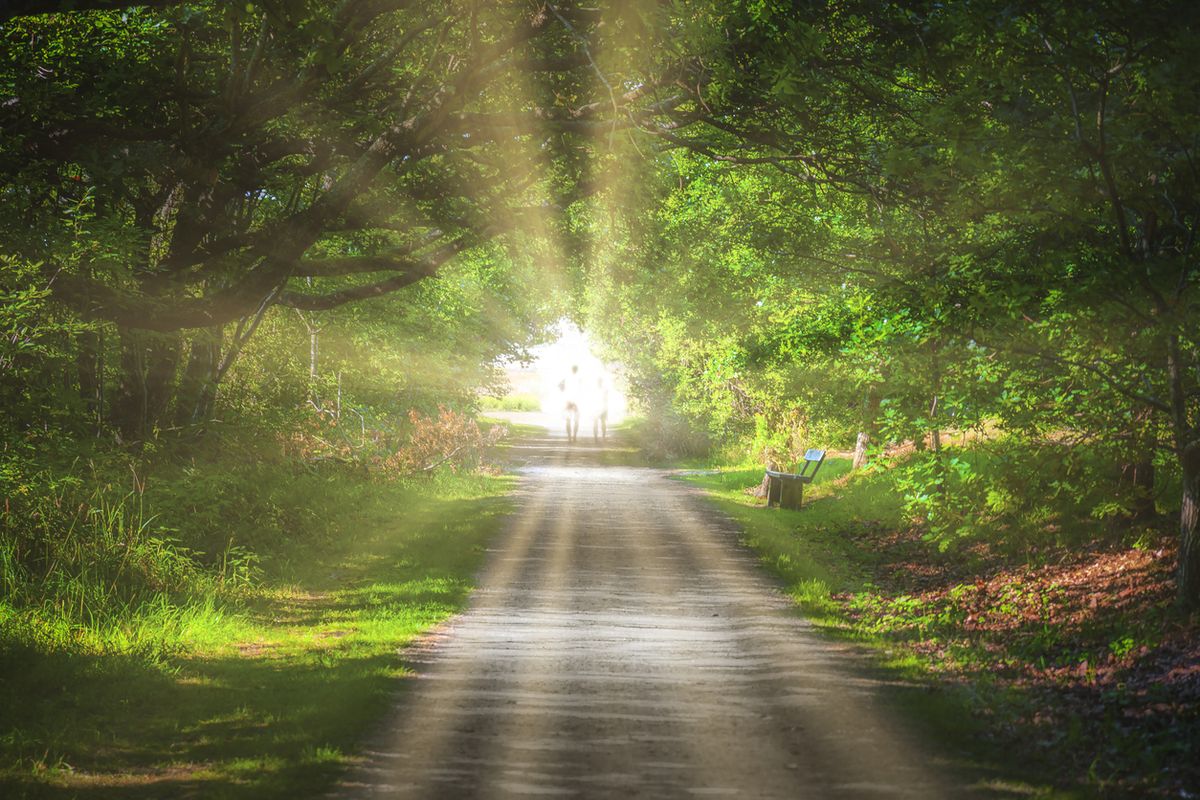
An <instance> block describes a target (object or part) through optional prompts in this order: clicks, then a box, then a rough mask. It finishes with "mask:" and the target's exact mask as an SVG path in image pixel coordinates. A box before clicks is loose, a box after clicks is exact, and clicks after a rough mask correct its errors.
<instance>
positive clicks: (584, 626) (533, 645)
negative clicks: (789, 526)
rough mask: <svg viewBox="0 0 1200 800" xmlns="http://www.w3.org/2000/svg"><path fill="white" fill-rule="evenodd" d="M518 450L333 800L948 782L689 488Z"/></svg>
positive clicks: (796, 790)
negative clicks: (485, 537)
mask: <svg viewBox="0 0 1200 800" xmlns="http://www.w3.org/2000/svg"><path fill="white" fill-rule="evenodd" d="M519 450H520V452H518V453H517V455H518V456H519V457H520V458H521V459H524V460H525V461H526V466H525V467H524V468H523V469H522V470H521V473H522V475H523V480H522V483H521V488H520V491H519V499H518V510H517V513H516V514H514V515H513V518H512V520H511V522H510V524H509V526H508V528H507V530H506V532H505V533H504V534H503V535H502V536H500V537H499V538H498V540H497V541H496V544H495V549H494V550H493V551H492V552H491V553H490V554H489V559H488V563H487V566H486V568H485V571H484V573H483V574H482V575H481V577H480V583H479V586H480V587H481V588H480V589H479V590H478V592H477V594H476V595H475V596H474V598H473V601H472V604H471V607H470V609H469V611H468V612H467V613H465V614H463V615H462V616H460V617H459V618H457V619H456V620H455V621H454V622H453V623H451V624H450V625H448V626H446V627H445V628H443V629H442V630H441V631H440V632H439V633H438V634H437V635H436V636H433V637H430V639H429V640H428V641H427V642H426V643H425V644H424V645H423V646H422V647H421V648H419V649H417V650H415V651H413V653H412V660H413V662H414V667H415V668H416V670H417V671H418V674H419V676H420V677H419V679H418V682H417V684H416V685H415V686H411V687H409V689H408V691H407V692H406V693H405V695H404V696H403V698H402V700H401V701H400V704H399V707H398V709H397V711H396V714H395V715H394V719H393V722H392V723H391V724H390V725H389V726H388V728H387V729H386V731H385V732H384V733H382V734H381V735H380V736H379V738H378V740H377V742H376V746H375V747H374V748H372V750H371V752H370V753H369V758H368V762H367V763H366V764H365V765H364V766H363V767H361V768H359V769H357V770H355V771H354V772H353V773H352V774H351V775H349V776H348V777H347V779H346V780H345V781H344V782H343V783H342V784H341V785H340V786H339V788H338V790H337V791H336V792H335V794H334V796H335V797H339V798H379V797H447V798H457V797H487V798H492V797H582V798H589V797H709V796H714V797H778V798H860V797H906V798H907V797H912V798H935V797H949V796H956V795H958V794H960V793H961V792H960V791H959V789H958V787H956V786H955V785H954V784H953V783H950V782H947V781H946V780H945V779H944V778H943V777H942V775H941V774H940V770H939V769H938V768H937V767H936V765H935V764H934V762H933V761H931V759H930V758H929V757H928V756H927V755H925V754H923V753H922V752H920V751H919V750H918V749H917V747H916V746H915V744H914V743H913V742H912V741H911V739H912V735H911V734H906V732H905V731H904V730H903V729H902V728H901V727H898V726H897V725H896V723H895V722H894V721H891V720H889V715H888V714H887V712H886V710H885V707H884V704H883V703H882V702H881V701H880V700H879V697H878V693H879V692H881V691H886V689H885V688H884V687H881V686H880V685H879V684H878V683H877V682H875V681H873V680H872V679H870V678H868V677H866V675H867V673H866V672H864V671H862V670H860V669H858V668H857V666H856V658H855V656H854V654H853V653H852V652H850V650H849V648H848V647H847V646H844V645H840V644H837V643H832V642H829V641H826V640H825V639H823V638H822V637H820V636H818V635H816V634H815V633H814V632H813V631H812V630H811V628H810V626H809V625H808V624H807V623H806V622H805V621H804V620H803V619H801V618H799V617H797V616H796V615H795V614H794V613H793V612H791V611H789V603H788V602H787V600H786V598H784V597H783V596H782V595H781V594H780V593H779V592H778V591H777V590H776V589H775V588H774V587H773V586H772V584H771V581H770V580H769V579H768V578H767V577H765V576H764V575H763V573H762V572H761V570H760V569H759V568H758V567H757V566H756V565H755V563H754V561H753V558H752V557H751V556H750V555H749V554H748V553H747V552H746V551H745V550H744V549H742V548H741V547H740V546H739V545H738V544H737V534H736V532H735V531H734V530H733V528H732V526H731V524H730V523H729V522H727V521H725V520H723V519H721V518H720V517H719V515H717V514H715V513H714V512H712V511H711V510H710V509H709V508H708V507H707V506H706V505H705V504H704V502H703V501H702V500H701V499H700V498H699V497H698V496H697V494H696V493H695V492H693V491H692V490H690V489H689V488H688V487H686V486H685V485H682V484H680V483H679V482H678V481H672V480H670V479H669V478H667V477H666V476H664V475H663V474H662V473H661V472H660V471H658V470H653V469H645V468H635V467H628V466H606V465H605V462H607V463H612V462H614V461H616V460H617V459H616V458H615V457H614V452H613V450H611V449H610V450H607V451H605V450H604V449H603V448H599V447H596V446H594V445H591V444H589V443H584V444H581V445H575V446H573V447H571V448H568V447H567V444H566V441H565V440H563V439H557V440H556V439H554V438H546V439H540V440H530V441H528V442H526V443H525V444H524V446H523V447H522V448H519ZM764 513H767V512H764Z"/></svg>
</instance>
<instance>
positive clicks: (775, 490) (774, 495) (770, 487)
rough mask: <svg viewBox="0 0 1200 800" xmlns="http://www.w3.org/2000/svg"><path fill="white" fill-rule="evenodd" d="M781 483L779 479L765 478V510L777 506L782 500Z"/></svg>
mask: <svg viewBox="0 0 1200 800" xmlns="http://www.w3.org/2000/svg"><path fill="white" fill-rule="evenodd" d="M782 489H783V481H781V480H779V478H771V477H768V478H767V508H770V507H771V506H777V505H779V501H780V500H781V499H782V498H781V495H782Z"/></svg>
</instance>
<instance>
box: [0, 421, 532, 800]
mask: <svg viewBox="0 0 1200 800" xmlns="http://www.w3.org/2000/svg"><path fill="white" fill-rule="evenodd" d="M456 424H457V423H456ZM433 427H436V425H434V426H433ZM431 430H432V428H431ZM456 430H457V428H456ZM428 432H429V431H427V433H428ZM435 438H436V437H435ZM39 444H40V445H42V446H41V448H40V451H39V453H38V457H37V458H31V457H30V453H29V452H28V451H24V450H22V451H20V453H19V454H20V456H21V457H20V458H15V457H10V458H7V459H5V460H4V462H3V467H0V480H3V482H4V484H5V485H4V489H5V491H4V495H5V497H6V503H5V506H4V508H3V509H0V513H2V515H3V516H2V520H3V528H2V529H0V589H2V594H0V709H3V711H2V712H0V790H3V791H0V794H3V795H4V796H6V797H23V796H36V797H42V796H45V797H76V796H87V795H90V794H93V793H95V794H99V795H105V794H106V793H107V794H122V793H128V792H134V793H136V792H137V791H138V790H139V787H141V788H143V789H144V788H145V786H146V785H147V783H150V784H153V785H154V786H156V787H158V788H157V789H156V791H161V793H162V794H163V795H171V796H174V795H177V794H180V793H186V792H188V791H192V792H200V793H201V794H203V795H204V796H206V797H208V796H214V797H222V796H229V797H255V798H257V797H270V796H283V795H286V794H289V793H294V792H295V791H296V790H298V789H301V788H303V789H305V790H306V791H307V790H311V789H312V786H313V783H312V782H313V781H314V780H317V781H322V780H324V781H327V780H329V779H330V778H331V776H332V775H334V774H336V772H337V771H338V770H339V769H341V768H342V767H343V766H344V765H345V764H347V763H349V762H350V761H352V759H353V753H354V752H355V750H356V749H357V747H358V746H359V744H360V737H361V736H362V731H363V730H364V729H367V728H369V724H368V723H369V721H370V719H372V718H373V717H374V716H377V715H378V714H379V713H380V711H381V709H384V708H386V707H387V705H388V704H387V703H385V702H382V698H383V697H384V696H385V695H386V694H387V693H388V692H391V691H394V690H395V688H396V686H397V685H398V683H397V681H398V680H399V679H400V678H402V677H403V676H404V675H405V674H407V673H406V669H405V667H404V664H403V660H402V658H401V656H399V655H397V647H399V646H400V645H402V644H404V643H405V642H406V641H408V640H410V639H411V638H412V637H414V636H416V635H417V634H419V633H420V632H421V631H423V630H426V629H427V628H428V627H429V626H431V625H433V624H436V623H437V622H439V621H441V620H442V619H444V618H445V617H447V616H448V615H449V614H452V613H453V612H454V611H456V610H457V609H459V608H460V607H461V605H462V603H463V602H465V599H466V597H467V594H468V592H469V591H470V588H471V580H472V576H473V574H474V572H475V571H476V569H477V568H478V566H479V564H480V562H481V558H482V554H483V550H484V544H485V543H486V541H487V539H488V537H489V536H490V535H491V534H492V533H493V532H494V531H495V530H496V528H497V525H498V522H499V519H500V517H501V515H502V513H503V512H504V511H505V509H506V508H507V501H506V500H505V499H504V498H505V496H506V495H507V493H508V492H509V490H510V488H511V485H510V483H509V481H508V479H505V478H502V477H499V476H496V475H491V474H487V473H483V472H479V471H476V470H471V469H459V468H457V467H456V465H455V464H454V463H453V458H451V459H447V460H446V461H445V462H444V463H442V464H441V465H440V466H437V467H436V468H434V469H432V470H428V471H424V470H423V471H421V472H420V474H411V473H410V472H405V471H401V470H398V469H395V468H391V467H388V466H386V465H383V466H375V465H369V464H368V465H364V463H362V462H358V461H353V460H333V459H320V458H317V459H312V458H302V457H297V455H296V453H295V450H294V446H293V444H292V443H290V442H288V441H286V440H281V439H280V438H278V437H275V436H270V435H266V436H264V435H262V433H261V432H259V431H255V430H223V431H222V430H216V431H211V432H210V433H209V434H208V435H207V436H204V437H199V438H193V439H178V440H166V439H159V440H156V441H154V442H151V443H149V445H148V446H146V447H143V448H141V449H140V450H139V451H138V452H131V451H123V450H120V449H117V448H112V447H102V446H99V445H97V446H95V447H94V448H93V449H92V450H91V451H90V452H86V453H84V454H83V455H79V445H78V442H77V441H76V442H73V443H70V446H69V447H66V446H64V447H63V449H62V453H61V454H58V453H56V452H55V451H54V449H53V447H46V446H45V445H46V444H47V443H46V442H39ZM50 444H51V445H52V444H53V442H50ZM426 451H428V452H426ZM435 452H437V449H436V447H434V446H433V444H431V443H430V442H428V441H426V442H425V446H424V450H422V455H431V454H434V453H435ZM7 455H9V456H13V455H14V454H13V453H9V454H7ZM439 457H440V456H439ZM473 463H474V464H478V463H479V461H478V457H477V455H474V456H473Z"/></svg>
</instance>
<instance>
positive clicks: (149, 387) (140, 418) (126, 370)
mask: <svg viewBox="0 0 1200 800" xmlns="http://www.w3.org/2000/svg"><path fill="white" fill-rule="evenodd" d="M119 333H120V337H121V379H120V384H119V386H118V389H117V397H116V399H115V401H114V402H113V408H112V423H113V425H114V426H116V428H117V430H118V431H119V432H120V434H121V436H122V437H124V438H125V439H126V440H128V441H134V440H138V439H143V438H145V436H146V434H147V433H149V432H150V431H151V430H152V429H153V428H154V426H155V425H156V424H157V423H158V422H159V421H160V420H161V419H162V416H163V413H164V412H165V411H166V409H167V405H168V404H169V403H170V401H171V396H172V394H173V393H174V390H175V373H176V371H177V368H178V366H179V350H180V348H179V344H180V337H179V334H178V333H168V334H163V333H153V332H150V331H144V330H138V329H132V328H121V329H119Z"/></svg>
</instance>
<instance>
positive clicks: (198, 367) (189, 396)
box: [175, 325, 222, 425]
mask: <svg viewBox="0 0 1200 800" xmlns="http://www.w3.org/2000/svg"><path fill="white" fill-rule="evenodd" d="M221 333H222V330H221V326H220V325H217V326H214V327H212V328H206V329H204V330H202V331H199V332H198V333H197V335H196V336H195V338H193V339H192V343H191V348H190V351H189V353H188V361H187V367H185V368H184V371H183V377H182V378H181V379H180V381H179V393H178V399H177V401H176V404H175V423H176V424H177V425H190V424H192V423H195V422H199V421H201V420H203V419H206V418H207V417H208V416H209V415H210V414H211V413H212V407H213V402H214V401H215V399H216V385H215V384H216V375H217V365H218V364H219V363H220V358H221V339H222V337H221Z"/></svg>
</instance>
